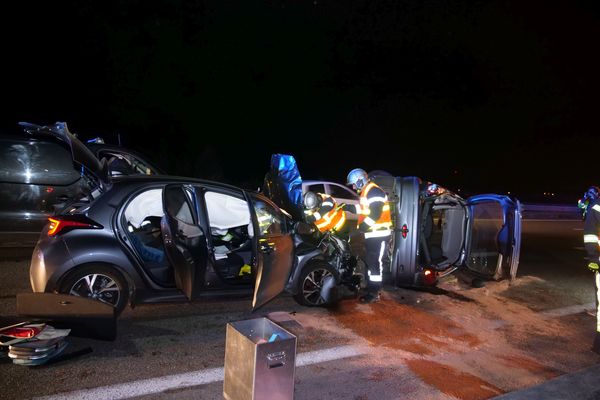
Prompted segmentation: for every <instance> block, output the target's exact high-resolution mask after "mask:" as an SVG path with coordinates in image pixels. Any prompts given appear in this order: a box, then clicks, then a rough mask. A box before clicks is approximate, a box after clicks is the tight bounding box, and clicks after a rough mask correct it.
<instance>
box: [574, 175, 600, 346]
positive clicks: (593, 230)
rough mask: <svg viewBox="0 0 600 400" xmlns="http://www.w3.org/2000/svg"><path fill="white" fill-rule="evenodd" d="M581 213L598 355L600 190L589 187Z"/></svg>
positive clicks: (599, 330)
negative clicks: (591, 280)
mask: <svg viewBox="0 0 600 400" xmlns="http://www.w3.org/2000/svg"><path fill="white" fill-rule="evenodd" d="M578 206H579V208H581V209H582V211H583V220H584V222H583V243H584V246H585V250H586V252H587V255H588V265H587V267H588V269H589V270H590V271H592V272H593V273H594V278H595V279H594V280H595V282H596V337H595V338H594V345H593V347H592V350H593V351H595V352H596V353H599V354H600V319H599V318H600V312H598V311H599V310H600V273H599V271H598V270H599V269H600V268H599V267H598V263H599V262H600V249H599V248H598V247H599V246H600V242H599V239H598V235H599V233H600V188H598V187H597V186H591V187H590V188H589V189H588V190H587V192H585V194H584V195H583V198H582V199H581V200H579V202H578Z"/></svg>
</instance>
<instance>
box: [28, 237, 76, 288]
mask: <svg viewBox="0 0 600 400" xmlns="http://www.w3.org/2000/svg"><path fill="white" fill-rule="evenodd" d="M72 267H73V261H72V258H71V255H70V253H69V249H68V248H67V246H66V244H65V242H64V241H63V240H61V239H60V238H48V239H44V240H41V241H40V242H38V243H37V245H36V246H35V248H34V250H33V254H32V256H31V264H30V266H29V280H30V283H31V288H32V290H33V291H34V292H37V293H42V292H52V291H54V290H55V289H57V288H58V283H59V279H60V278H61V277H62V276H63V275H64V273H65V272H66V271H68V270H69V269H70V268H72Z"/></svg>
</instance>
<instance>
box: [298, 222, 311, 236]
mask: <svg viewBox="0 0 600 400" xmlns="http://www.w3.org/2000/svg"><path fill="white" fill-rule="evenodd" d="M294 230H295V231H296V233H298V234H299V235H311V234H313V233H314V232H315V227H314V225H312V224H308V223H306V222H303V221H298V222H296V226H295V229H294Z"/></svg>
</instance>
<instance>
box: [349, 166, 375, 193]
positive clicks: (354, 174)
mask: <svg viewBox="0 0 600 400" xmlns="http://www.w3.org/2000/svg"><path fill="white" fill-rule="evenodd" d="M368 181H369V175H367V172H366V171H365V170H364V169H361V168H355V169H353V170H352V171H350V173H349V174H348V178H347V179H346V185H348V186H350V185H354V186H356V189H358V190H361V189H362V188H363V187H364V186H365V185H366V184H367V182H368Z"/></svg>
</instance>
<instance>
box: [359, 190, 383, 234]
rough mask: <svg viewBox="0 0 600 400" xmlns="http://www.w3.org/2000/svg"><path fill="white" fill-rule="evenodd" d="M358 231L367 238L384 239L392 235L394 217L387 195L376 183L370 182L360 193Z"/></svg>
mask: <svg viewBox="0 0 600 400" xmlns="http://www.w3.org/2000/svg"><path fill="white" fill-rule="evenodd" d="M356 211H357V214H358V229H359V230H360V231H362V232H364V233H365V238H370V237H383V236H388V235H390V234H391V233H392V231H391V228H392V216H391V212H390V204H389V202H388V197H387V194H386V193H385V191H384V190H383V189H381V188H380V187H379V186H377V184H375V183H374V182H369V183H367V185H366V186H365V187H364V189H363V190H362V191H361V193H360V205H359V206H357V207H356Z"/></svg>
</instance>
